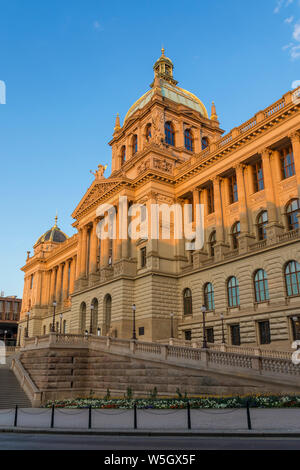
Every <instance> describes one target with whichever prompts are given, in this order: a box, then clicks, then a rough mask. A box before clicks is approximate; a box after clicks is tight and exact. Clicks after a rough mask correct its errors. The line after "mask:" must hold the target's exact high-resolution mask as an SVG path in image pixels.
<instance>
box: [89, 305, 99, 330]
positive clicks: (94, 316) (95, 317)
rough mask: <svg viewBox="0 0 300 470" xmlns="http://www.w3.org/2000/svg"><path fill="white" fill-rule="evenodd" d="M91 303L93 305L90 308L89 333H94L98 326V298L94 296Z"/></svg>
mask: <svg viewBox="0 0 300 470" xmlns="http://www.w3.org/2000/svg"><path fill="white" fill-rule="evenodd" d="M91 305H92V306H93V309H91V310H92V311H91V318H90V322H91V323H90V333H92V334H93V335H96V334H97V328H98V300H97V299H96V298H95V299H93V300H92V302H91Z"/></svg>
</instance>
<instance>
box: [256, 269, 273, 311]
mask: <svg viewBox="0 0 300 470" xmlns="http://www.w3.org/2000/svg"><path fill="white" fill-rule="evenodd" d="M254 291H255V301H256V302H257V303H260V302H265V301H267V300H270V295H269V287H268V276H267V273H266V272H265V271H264V269H258V270H257V271H256V273H255V274H254Z"/></svg>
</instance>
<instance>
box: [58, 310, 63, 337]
mask: <svg viewBox="0 0 300 470" xmlns="http://www.w3.org/2000/svg"><path fill="white" fill-rule="evenodd" d="M59 319H60V323H59V333H60V334H62V319H63V314H62V313H60V314H59Z"/></svg>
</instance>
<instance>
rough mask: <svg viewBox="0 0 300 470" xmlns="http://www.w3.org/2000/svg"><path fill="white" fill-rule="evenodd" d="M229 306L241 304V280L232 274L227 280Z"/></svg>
mask: <svg viewBox="0 0 300 470" xmlns="http://www.w3.org/2000/svg"><path fill="white" fill-rule="evenodd" d="M227 294H228V306H229V307H238V306H239V305H240V289H239V281H238V280H237V278H236V277H234V276H232V277H231V278H230V279H229V280H228V282H227Z"/></svg>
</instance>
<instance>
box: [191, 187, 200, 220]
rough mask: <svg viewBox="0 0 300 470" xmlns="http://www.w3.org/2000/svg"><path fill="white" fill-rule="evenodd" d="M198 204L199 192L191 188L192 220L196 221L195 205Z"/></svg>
mask: <svg viewBox="0 0 300 470" xmlns="http://www.w3.org/2000/svg"><path fill="white" fill-rule="evenodd" d="M197 204H200V193H199V190H198V189H194V190H193V221H194V222H196V207H197Z"/></svg>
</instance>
